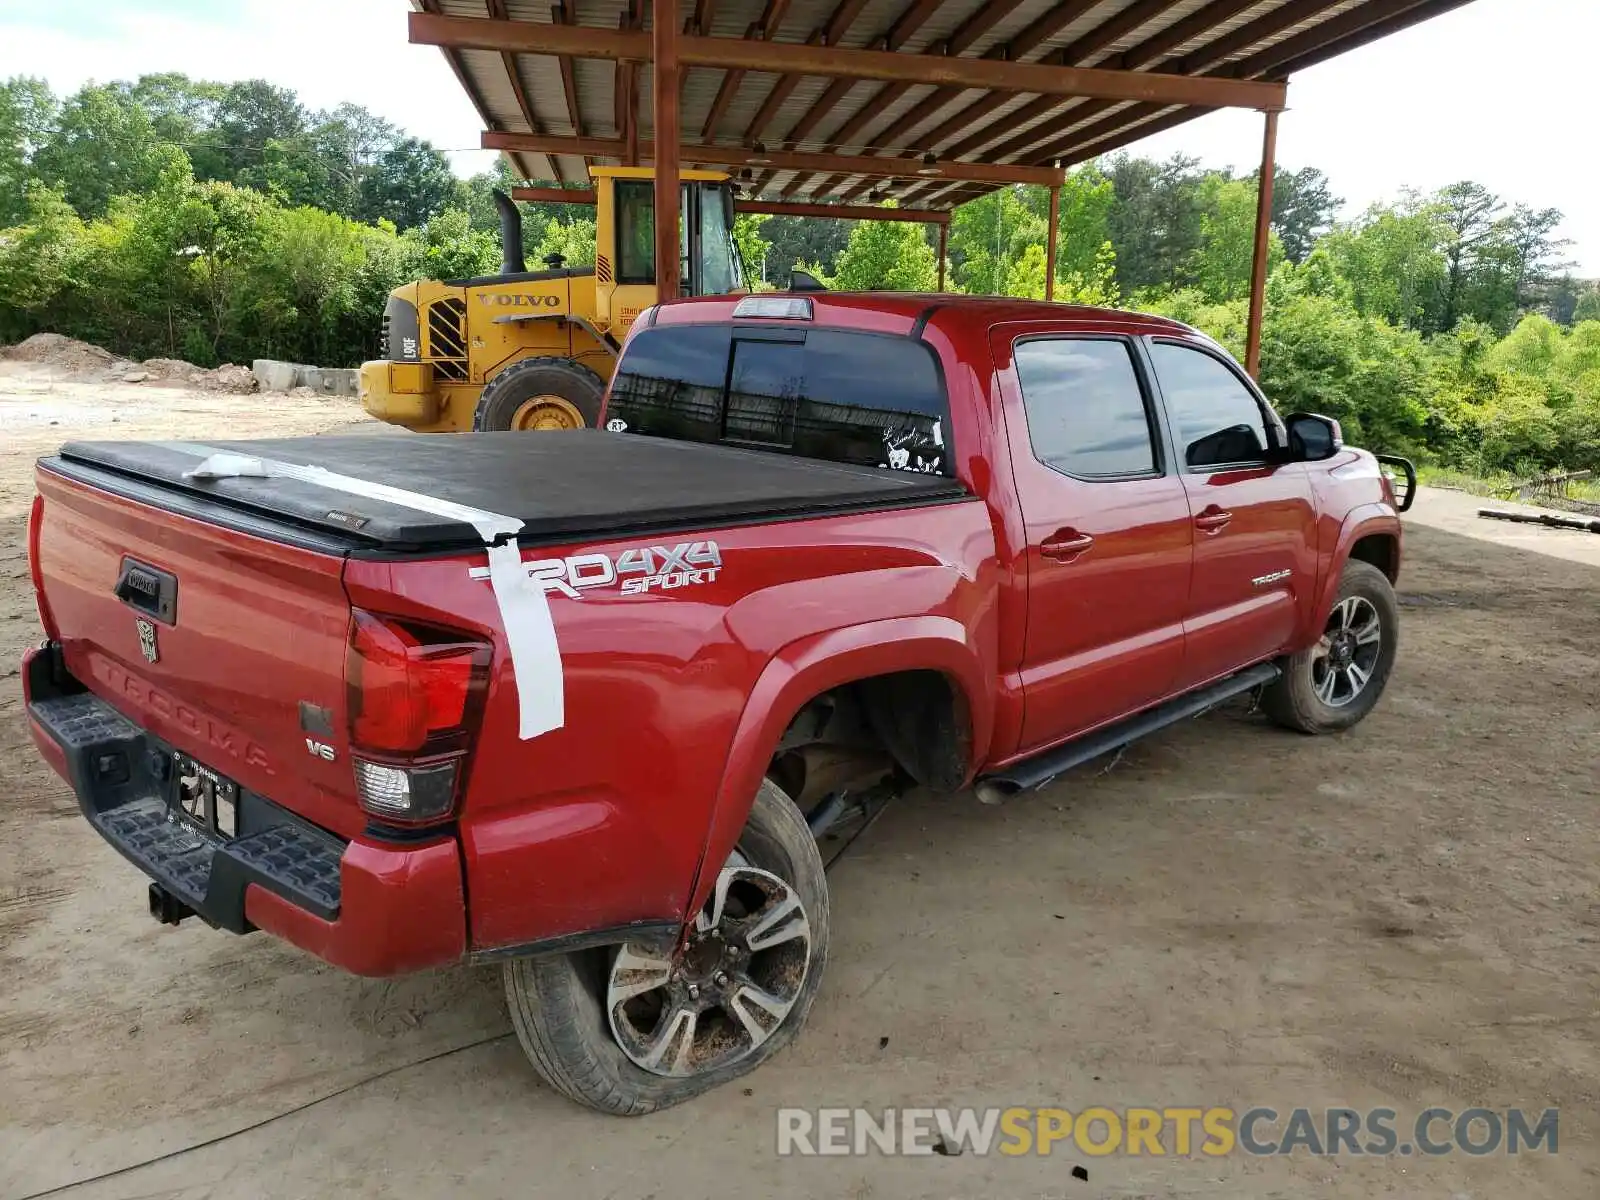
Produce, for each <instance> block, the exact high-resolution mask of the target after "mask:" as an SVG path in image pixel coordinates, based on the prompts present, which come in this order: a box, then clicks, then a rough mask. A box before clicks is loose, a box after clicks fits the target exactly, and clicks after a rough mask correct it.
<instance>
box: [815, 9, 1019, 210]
mask: <svg viewBox="0 0 1600 1200" xmlns="http://www.w3.org/2000/svg"><path fill="white" fill-rule="evenodd" d="M1020 3H1022V0H989V2H988V3H986V4H985V5H983V7H981V8H979V9H978V11H977V12H975V13H973V14H972V15H971V16H969V17H968V18H967V19H966V20H965V21H963V22H962V23H961V25H960V26H959V27H957V29H956V30H955V32H954V33H952V34H951V35H950V36H949V37H948V38H947V39H945V40H944V41H943V42H940V43H937V44H935V45H933V46H931V47H929V48H928V49H927V50H924V51H923V53H924V54H931V55H941V54H946V53H949V54H963V53H965V52H966V51H968V50H970V49H971V48H972V47H973V46H974V45H976V44H977V42H978V41H979V40H980V39H982V38H983V36H984V35H985V34H987V33H988V32H989V31H990V30H992V29H993V28H994V27H995V26H996V25H997V24H999V23H1000V22H1001V21H1003V20H1005V19H1006V17H1008V16H1010V15H1011V13H1012V12H1013V11H1015V10H1016V8H1017V6H1018V5H1019V4H1020ZM913 17H914V18H915V26H920V25H921V24H922V23H923V22H924V21H926V20H927V17H928V9H927V6H925V5H923V4H920V3H919V4H914V5H913V6H912V7H911V8H910V9H908V10H906V12H905V13H904V14H902V16H901V18H900V20H899V21H897V22H896V23H895V25H894V26H893V27H892V28H891V30H890V36H888V37H886V38H885V39H884V44H885V47H886V48H887V49H890V50H894V49H896V48H897V47H898V45H899V43H903V42H904V40H905V38H906V37H909V36H910V33H904V34H901V35H900V37H899V41H898V42H897V41H896V38H895V34H896V31H897V30H900V29H901V28H902V26H903V25H905V24H908V23H909V21H910V19H911V18H913ZM915 26H913V31H914V28H915ZM854 83H855V81H854V80H851V81H850V86H854ZM845 90H848V88H846V89H845ZM910 90H911V85H910V84H904V83H899V84H890V85H889V86H888V87H886V88H884V89H883V90H882V91H880V92H879V93H878V94H877V95H876V96H874V97H873V99H872V101H871V102H869V103H868V104H867V105H864V106H863V107H862V109H861V110H860V111H859V112H857V113H856V115H855V116H854V117H852V118H850V119H849V120H847V121H846V122H845V123H844V124H843V125H842V126H840V128H839V129H838V131H837V132H836V133H834V134H833V137H832V139H831V145H830V147H829V148H830V149H836V148H839V147H844V146H851V145H854V144H855V143H853V142H852V141H851V140H850V139H851V138H853V137H855V136H856V134H858V133H859V132H860V131H861V130H863V129H865V128H866V127H867V126H868V125H870V124H871V123H872V122H873V121H875V120H877V119H878V117H879V116H880V115H882V113H884V112H885V111H887V110H888V109H889V108H891V107H893V105H894V104H895V103H896V102H897V101H899V100H900V99H901V97H903V96H904V95H905V94H906V93H907V92H909V91H910ZM830 91H831V89H830ZM828 94H829V93H826V92H825V93H824V94H823V99H824V100H825V99H827V96H828ZM843 94H844V93H843V92H840V93H839V95H840V96H843ZM938 94H939V93H938V92H935V93H934V95H935V96H936V95H938ZM957 94H959V93H957ZM929 99H930V100H931V99H932V97H929ZM945 103H948V101H945ZM821 104H822V101H821V100H819V101H818V106H819V107H820V106H821ZM830 107H831V105H830ZM813 111H815V110H813ZM923 111H926V110H925V109H924V110H923ZM811 116H812V114H811V113H808V114H807V115H806V117H807V120H809V119H810V118H811ZM802 124H804V122H802ZM803 136H804V134H803V133H799V132H796V131H791V132H790V135H789V140H791V141H794V140H797V139H798V138H799V137H803ZM884 140H887V139H884ZM797 182H798V181H797ZM831 182H832V180H831V179H827V178H825V179H820V180H817V181H815V183H814V185H813V187H814V189H820V188H824V187H826V186H827V185H828V184H829V183H831ZM795 190H798V189H797V188H791V194H792V192H793V191H795ZM855 190H856V191H859V190H860V189H859V188H857V189H855Z"/></svg>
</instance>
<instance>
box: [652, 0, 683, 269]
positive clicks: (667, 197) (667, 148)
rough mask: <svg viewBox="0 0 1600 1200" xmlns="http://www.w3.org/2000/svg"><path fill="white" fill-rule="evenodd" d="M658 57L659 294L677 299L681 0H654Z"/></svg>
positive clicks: (655, 72) (655, 78)
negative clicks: (679, 18)
mask: <svg viewBox="0 0 1600 1200" xmlns="http://www.w3.org/2000/svg"><path fill="white" fill-rule="evenodd" d="M653 2H654V5H655V11H654V13H653V15H652V18H651V21H652V24H653V26H654V29H653V38H654V50H655V61H654V63H653V64H652V66H651V77H652V79H651V85H652V86H653V87H654V88H655V138H654V154H653V157H654V160H655V170H656V295H657V296H658V297H659V298H660V299H662V300H675V299H677V297H678V293H679V290H680V289H679V281H678V256H679V250H678V141H679V136H680V135H679V130H678V0H653Z"/></svg>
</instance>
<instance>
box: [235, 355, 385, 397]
mask: <svg viewBox="0 0 1600 1200" xmlns="http://www.w3.org/2000/svg"><path fill="white" fill-rule="evenodd" d="M250 371H251V373H252V374H253V375H254V376H255V377H256V382H257V383H258V384H259V385H260V386H261V390H262V391H263V392H287V391H289V390H290V389H291V388H297V387H308V388H310V389H311V390H312V391H316V392H321V393H323V394H324V395H328V396H354V395H355V394H356V392H357V390H358V387H359V382H358V375H357V372H356V371H355V370H353V369H351V368H348V367H313V366H308V365H307V364H305V363H290V362H279V361H277V360H276V359H271V358H258V359H256V360H255V361H254V362H253V363H251V364H250Z"/></svg>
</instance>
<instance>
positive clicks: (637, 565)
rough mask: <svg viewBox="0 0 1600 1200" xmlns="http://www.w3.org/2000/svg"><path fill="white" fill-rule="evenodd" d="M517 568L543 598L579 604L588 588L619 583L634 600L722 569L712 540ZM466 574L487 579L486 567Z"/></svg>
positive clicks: (703, 580)
mask: <svg viewBox="0 0 1600 1200" xmlns="http://www.w3.org/2000/svg"><path fill="white" fill-rule="evenodd" d="M522 568H523V570H525V571H527V573H528V578H529V579H532V580H534V581H535V582H536V583H538V584H539V585H540V586H541V587H542V588H544V591H545V594H546V595H549V594H550V593H552V592H559V593H560V594H561V595H563V596H569V597H571V598H572V599H574V600H580V599H582V598H583V593H584V592H586V591H588V590H589V589H591V588H614V587H618V586H619V585H620V592H621V594H622V595H624V596H637V595H640V594H642V593H644V592H666V591H671V590H673V589H675V588H681V587H693V586H694V585H695V584H697V583H710V582H712V580H714V579H716V577H717V573H718V572H719V571H721V570H722V551H721V550H719V549H718V548H717V544H716V543H715V542H679V543H678V544H677V545H676V546H672V547H667V546H636V547H634V548H633V549H631V550H624V551H623V552H622V553H621V554H619V555H617V556H616V558H615V559H613V558H611V557H610V556H609V555H605V554H574V555H572V556H570V557H568V558H540V559H535V560H534V561H532V562H525V563H523V564H522ZM468 573H469V574H470V575H471V576H472V578H474V579H487V578H489V568H487V567H473V568H472V570H471V571H470V572H468Z"/></svg>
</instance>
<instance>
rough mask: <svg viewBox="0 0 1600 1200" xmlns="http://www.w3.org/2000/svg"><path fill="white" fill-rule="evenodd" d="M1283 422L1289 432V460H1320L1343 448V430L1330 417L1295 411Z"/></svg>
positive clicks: (1330, 456)
mask: <svg viewBox="0 0 1600 1200" xmlns="http://www.w3.org/2000/svg"><path fill="white" fill-rule="evenodd" d="M1283 424H1284V427H1285V428H1286V429H1287V430H1288V432H1289V448H1288V454H1287V457H1288V460H1289V461H1290V462H1321V461H1322V460H1323V459H1325V458H1332V457H1333V456H1334V455H1335V454H1337V453H1339V451H1341V450H1343V449H1344V431H1343V430H1341V429H1340V428H1339V422H1337V421H1335V420H1334V419H1333V418H1332V417H1324V416H1319V415H1318V414H1317V413H1295V414H1294V415H1293V416H1291V417H1288V418H1287V419H1286V420H1285V421H1284V423H1283Z"/></svg>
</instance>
